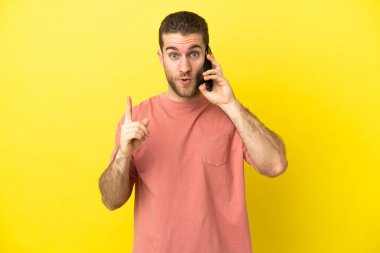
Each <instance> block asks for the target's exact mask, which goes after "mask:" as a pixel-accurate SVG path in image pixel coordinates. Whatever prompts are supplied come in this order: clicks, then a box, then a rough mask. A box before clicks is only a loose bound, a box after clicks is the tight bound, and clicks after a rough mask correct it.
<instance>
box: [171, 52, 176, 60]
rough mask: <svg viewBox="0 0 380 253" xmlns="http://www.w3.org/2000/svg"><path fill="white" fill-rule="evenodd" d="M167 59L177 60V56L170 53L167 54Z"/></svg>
mask: <svg viewBox="0 0 380 253" xmlns="http://www.w3.org/2000/svg"><path fill="white" fill-rule="evenodd" d="M169 57H170V58H171V59H173V60H175V59H177V58H178V54H177V53H170V54H169Z"/></svg>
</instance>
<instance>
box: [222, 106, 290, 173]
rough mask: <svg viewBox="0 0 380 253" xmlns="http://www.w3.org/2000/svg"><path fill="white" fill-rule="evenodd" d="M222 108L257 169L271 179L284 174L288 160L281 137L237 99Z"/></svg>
mask: <svg viewBox="0 0 380 253" xmlns="http://www.w3.org/2000/svg"><path fill="white" fill-rule="evenodd" d="M221 108H222V110H224V112H225V113H226V114H227V115H228V116H229V117H230V119H231V120H232V122H233V123H234V125H235V127H236V129H237V131H238V132H239V134H240V136H241V138H242V140H243V142H244V144H245V146H246V149H247V151H248V153H249V155H250V157H251V159H252V161H253V166H254V167H255V169H257V170H258V171H259V172H260V173H262V174H264V175H266V176H269V177H275V176H277V175H279V174H281V173H282V172H284V171H285V169H286V167H287V160H286V154H285V145H284V143H283V142H282V140H281V139H280V137H278V136H277V135H276V134H275V133H274V132H273V131H271V130H270V129H268V128H267V127H265V126H264V124H262V123H261V122H260V121H259V120H258V119H257V117H256V116H255V115H253V114H251V113H250V112H249V111H247V110H246V109H245V108H244V107H243V106H242V105H241V104H240V103H239V101H237V100H236V99H234V100H233V101H232V102H231V103H230V104H228V105H224V106H221Z"/></svg>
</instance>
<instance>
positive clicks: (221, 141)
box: [201, 134, 230, 166]
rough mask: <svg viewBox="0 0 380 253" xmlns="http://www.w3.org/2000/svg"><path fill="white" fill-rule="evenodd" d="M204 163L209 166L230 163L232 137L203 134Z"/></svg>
mask: <svg viewBox="0 0 380 253" xmlns="http://www.w3.org/2000/svg"><path fill="white" fill-rule="evenodd" d="M201 138H202V139H201V145H202V154H201V156H202V162H203V163H204V164H207V165H212V166H221V165H223V164H226V163H228V160H229V155H230V154H229V151H230V136H229V135H228V134H202V137H201Z"/></svg>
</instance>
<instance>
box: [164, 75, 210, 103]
mask: <svg viewBox="0 0 380 253" xmlns="http://www.w3.org/2000/svg"><path fill="white" fill-rule="evenodd" d="M202 72H203V70H202V69H200V70H199V71H198V72H197V73H196V75H195V78H191V82H192V84H191V87H189V88H187V89H186V90H183V91H181V87H180V86H181V84H178V85H177V84H176V81H177V82H179V79H176V78H175V77H174V76H172V75H170V74H169V73H168V72H167V71H166V68H165V75H166V79H167V80H168V84H169V85H170V87H171V88H172V90H173V91H174V92H175V93H176V94H177V95H178V96H180V97H183V98H191V97H195V96H196V95H197V94H198V93H200V90H199V86H200V85H201V84H202V83H203V78H202Z"/></svg>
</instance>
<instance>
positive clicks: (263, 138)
mask: <svg viewBox="0 0 380 253" xmlns="http://www.w3.org/2000/svg"><path fill="white" fill-rule="evenodd" d="M159 42H160V50H159V51H158V56H159V59H160V61H161V64H162V65H163V67H164V70H165V74H166V78H167V80H168V84H169V87H168V90H167V92H165V93H161V94H159V95H157V96H154V97H152V98H150V99H148V100H146V101H144V102H142V103H140V104H139V105H137V106H135V107H133V108H132V103H131V99H130V98H129V97H127V108H126V112H125V115H124V116H123V117H122V119H121V120H120V122H119V124H118V128H117V132H116V138H115V148H114V150H113V152H112V155H111V162H110V164H109V166H108V168H107V169H106V170H105V171H104V173H103V174H102V176H101V178H100V180H99V187H100V190H101V193H102V201H103V203H104V204H105V205H106V206H107V208H109V209H110V210H114V209H117V208H119V207H121V206H122V205H123V204H124V203H125V202H126V201H127V200H128V199H129V197H130V195H131V192H132V189H133V186H134V185H136V186H135V224H134V226H135V237H134V247H133V252H134V253H153V252H162V253H190V252H194V253H202V252H204V253H220V252H223V253H248V252H251V251H252V250H251V240H250V231H249V224H248V215H247V211H246V203H245V191H244V159H245V160H246V161H247V162H248V163H249V164H250V165H251V166H253V167H254V168H255V169H256V170H257V171H258V172H260V173H262V174H263V175H266V176H268V177H275V176H277V175H279V174H281V173H283V172H284V171H285V169H286V167H287V160H286V156H285V147H284V144H283V142H282V141H281V140H280V138H279V137H278V136H276V134H275V133H274V132H272V131H270V130H269V129H267V128H266V127H265V126H264V125H263V124H262V123H260V121H259V120H258V119H257V118H256V117H255V116H254V115H253V114H252V113H250V112H249V111H248V110H247V109H245V108H244V107H243V106H242V105H241V104H240V103H239V102H238V100H237V99H236V97H235V96H234V93H233V91H232V88H231V86H230V84H229V82H228V81H227V79H226V78H225V77H224V75H223V72H222V68H221V66H220V64H219V63H218V62H217V61H216V59H215V57H214V56H213V55H207V59H208V60H210V61H211V63H212V69H211V70H208V71H205V72H204V71H203V65H204V61H205V57H206V46H207V45H208V43H209V37H208V28H207V23H206V21H205V20H204V19H203V18H202V17H200V16H198V15H197V14H195V13H191V12H177V13H173V14H170V15H168V16H167V17H166V18H165V19H164V20H163V21H162V23H161V26H160V29H159ZM203 79H204V80H205V81H207V80H212V81H213V87H212V90H211V91H208V90H207V89H206V85H205V83H204V82H203Z"/></svg>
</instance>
